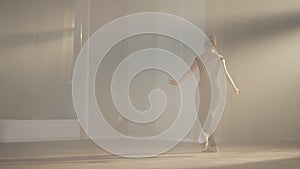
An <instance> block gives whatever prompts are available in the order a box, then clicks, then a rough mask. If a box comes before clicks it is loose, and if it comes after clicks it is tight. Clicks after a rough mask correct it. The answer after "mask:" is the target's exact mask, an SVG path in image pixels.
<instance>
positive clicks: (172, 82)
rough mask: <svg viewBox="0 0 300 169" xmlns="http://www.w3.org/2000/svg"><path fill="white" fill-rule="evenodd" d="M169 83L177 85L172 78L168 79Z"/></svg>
mask: <svg viewBox="0 0 300 169" xmlns="http://www.w3.org/2000/svg"><path fill="white" fill-rule="evenodd" d="M169 84H172V85H176V86H177V85H178V82H177V81H176V80H174V79H169Z"/></svg>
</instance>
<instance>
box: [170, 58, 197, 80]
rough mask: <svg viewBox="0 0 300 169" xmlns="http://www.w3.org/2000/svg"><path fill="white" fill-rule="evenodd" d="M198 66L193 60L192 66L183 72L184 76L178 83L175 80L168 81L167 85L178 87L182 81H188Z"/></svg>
mask: <svg viewBox="0 0 300 169" xmlns="http://www.w3.org/2000/svg"><path fill="white" fill-rule="evenodd" d="M198 66H199V65H198V63H197V60H196V59H195V60H194V62H193V64H192V66H191V67H190V70H188V71H187V72H185V74H184V75H183V76H182V77H181V78H180V79H179V80H178V81H176V80H175V79H169V83H170V84H172V85H178V84H179V83H181V82H182V81H184V80H186V79H188V78H189V77H190V76H191V75H192V74H193V73H194V72H195V70H196V69H197V68H198Z"/></svg>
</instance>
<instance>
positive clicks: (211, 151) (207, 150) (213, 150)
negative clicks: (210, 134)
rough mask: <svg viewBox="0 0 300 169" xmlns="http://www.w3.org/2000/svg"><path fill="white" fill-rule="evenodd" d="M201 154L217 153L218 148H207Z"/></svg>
mask: <svg viewBox="0 0 300 169" xmlns="http://www.w3.org/2000/svg"><path fill="white" fill-rule="evenodd" d="M202 152H204V153H218V152H219V148H218V146H213V147H207V148H206V149H204V150H203V151H202Z"/></svg>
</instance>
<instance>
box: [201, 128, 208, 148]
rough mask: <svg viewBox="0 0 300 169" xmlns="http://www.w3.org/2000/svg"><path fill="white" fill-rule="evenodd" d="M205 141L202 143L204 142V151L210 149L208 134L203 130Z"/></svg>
mask: <svg viewBox="0 0 300 169" xmlns="http://www.w3.org/2000/svg"><path fill="white" fill-rule="evenodd" d="M202 134H203V138H202V139H203V141H202V144H203V151H205V150H207V149H208V134H207V133H205V132H203V133H202Z"/></svg>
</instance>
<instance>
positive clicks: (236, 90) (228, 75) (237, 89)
mask: <svg viewBox="0 0 300 169" xmlns="http://www.w3.org/2000/svg"><path fill="white" fill-rule="evenodd" d="M222 65H223V69H224V71H225V74H226V76H227V77H228V79H229V81H230V83H231V85H232V87H233V88H234V90H235V93H236V94H237V95H238V94H240V90H239V88H237V87H236V85H235V83H234V82H233V80H232V78H231V76H230V74H229V72H228V70H227V67H226V63H225V59H224V58H223V59H222Z"/></svg>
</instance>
